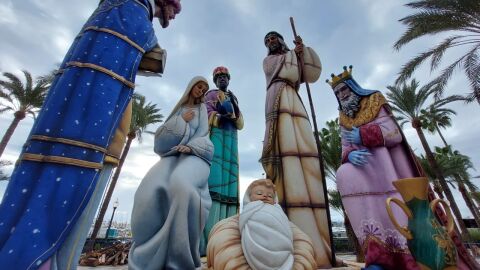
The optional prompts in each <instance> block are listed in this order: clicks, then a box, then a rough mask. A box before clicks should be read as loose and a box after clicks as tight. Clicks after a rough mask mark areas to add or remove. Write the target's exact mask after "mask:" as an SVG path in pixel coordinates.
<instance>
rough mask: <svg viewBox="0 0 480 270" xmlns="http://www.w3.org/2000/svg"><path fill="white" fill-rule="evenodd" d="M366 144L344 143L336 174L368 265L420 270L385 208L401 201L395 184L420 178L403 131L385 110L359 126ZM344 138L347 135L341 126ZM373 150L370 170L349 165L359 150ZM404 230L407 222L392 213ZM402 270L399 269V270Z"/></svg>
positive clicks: (395, 212) (382, 109)
mask: <svg viewBox="0 0 480 270" xmlns="http://www.w3.org/2000/svg"><path fill="white" fill-rule="evenodd" d="M358 128H360V134H361V137H362V141H363V144H365V145H368V146H364V145H356V144H351V143H348V142H347V141H346V140H344V138H342V162H343V165H342V166H340V168H339V169H338V171H337V177H336V178H337V187H338V190H339V191H340V194H341V196H342V202H343V205H344V207H345V210H346V212H347V215H348V218H349V219H350V222H351V224H352V227H353V229H354V231H355V234H356V236H357V238H358V240H359V241H360V245H362V246H363V247H364V248H365V249H366V250H365V255H366V258H365V259H366V263H367V265H369V264H372V263H373V264H381V265H382V266H388V268H386V269H419V268H418V266H417V265H416V263H415V261H414V259H413V257H412V255H411V254H410V253H409V251H408V247H407V241H406V239H405V238H404V237H403V236H402V235H401V234H400V233H399V232H398V231H397V230H396V229H395V227H394V226H393V224H392V222H391V221H390V218H389V217H388V214H387V210H386V208H385V201H386V199H387V198H388V197H396V198H399V199H400V200H402V198H401V196H400V194H399V193H398V192H397V191H396V189H395V188H394V187H393V185H392V182H393V181H395V180H398V179H401V178H407V177H415V176H418V170H417V169H416V167H415V165H414V164H415V163H414V160H413V159H412V156H411V154H410V151H409V150H408V146H407V145H406V143H405V141H404V138H403V136H402V133H401V131H400V130H399V128H398V125H397V123H396V122H395V120H394V119H393V117H392V115H391V114H390V113H389V111H387V109H386V108H385V105H383V106H382V107H381V108H380V111H379V112H378V115H377V116H376V117H375V118H374V120H372V121H371V122H369V123H366V124H364V125H361V126H359V127H358ZM341 130H342V132H344V131H347V129H346V128H345V127H344V126H341ZM360 149H368V151H369V152H370V153H371V154H372V155H371V156H368V157H367V162H368V163H367V164H366V165H364V166H356V165H353V164H352V163H350V162H349V161H348V154H349V153H350V152H351V151H354V150H360ZM392 210H393V212H394V215H395V217H396V218H397V220H398V222H399V224H400V225H401V226H406V225H407V216H406V215H405V214H404V213H403V212H402V210H401V209H400V208H399V207H395V206H393V207H392ZM396 267H399V268H396Z"/></svg>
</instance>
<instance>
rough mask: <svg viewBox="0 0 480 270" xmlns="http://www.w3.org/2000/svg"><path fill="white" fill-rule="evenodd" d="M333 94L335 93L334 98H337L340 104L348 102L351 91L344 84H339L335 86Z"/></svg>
mask: <svg viewBox="0 0 480 270" xmlns="http://www.w3.org/2000/svg"><path fill="white" fill-rule="evenodd" d="M333 92H334V93H335V96H337V98H338V100H339V101H340V103H342V102H344V101H346V100H348V98H350V96H351V95H352V91H351V90H350V88H349V87H348V86H347V85H346V84H345V83H339V84H338V85H337V86H335V88H334V89H333Z"/></svg>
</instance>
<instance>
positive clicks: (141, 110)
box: [130, 94, 163, 142]
mask: <svg viewBox="0 0 480 270" xmlns="http://www.w3.org/2000/svg"><path fill="white" fill-rule="evenodd" d="M145 102H146V100H145V96H142V95H140V94H134V95H133V104H132V105H133V106H132V121H131V122H130V134H131V135H134V136H135V137H137V138H138V140H139V141H140V142H141V141H142V134H143V132H147V133H152V132H149V131H146V128H147V126H148V125H150V124H155V123H160V122H162V121H163V120H162V118H163V115H162V114H160V113H159V112H160V109H159V108H157V105H156V104H152V103H151V102H148V104H145Z"/></svg>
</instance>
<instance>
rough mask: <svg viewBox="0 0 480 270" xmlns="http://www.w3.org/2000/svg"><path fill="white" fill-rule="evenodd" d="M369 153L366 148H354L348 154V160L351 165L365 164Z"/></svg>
mask: <svg viewBox="0 0 480 270" xmlns="http://www.w3.org/2000/svg"><path fill="white" fill-rule="evenodd" d="M371 155H372V153H370V152H369V151H368V150H367V149H362V150H355V151H352V152H350V153H349V154H348V161H350V163H352V164H353V165H357V166H364V165H366V164H367V157H368V156H371Z"/></svg>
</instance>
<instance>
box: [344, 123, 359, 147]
mask: <svg viewBox="0 0 480 270" xmlns="http://www.w3.org/2000/svg"><path fill="white" fill-rule="evenodd" d="M343 137H344V138H345V140H346V141H347V142H349V143H354V144H357V145H361V144H362V138H361V137H360V129H359V128H357V127H352V130H351V131H344V132H343Z"/></svg>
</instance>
